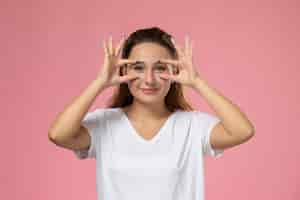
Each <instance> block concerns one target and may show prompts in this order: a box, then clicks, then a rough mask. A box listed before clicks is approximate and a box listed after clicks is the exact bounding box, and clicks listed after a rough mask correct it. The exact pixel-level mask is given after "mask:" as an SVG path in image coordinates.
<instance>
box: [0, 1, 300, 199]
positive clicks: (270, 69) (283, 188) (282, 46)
mask: <svg viewBox="0 0 300 200" xmlns="http://www.w3.org/2000/svg"><path fill="white" fill-rule="evenodd" d="M299 6H300V5H299V2H297V1H296V0H294V1H292V0H289V1H271V0H260V1H240V0H226V1H225V0H224V1H181V3H178V2H174V1H144V2H143V1H95V0H94V1H85V2H84V1H74V0H72V1H71V0H59V1H58V0H52V1H37V0H31V1H8V0H6V1H1V6H0V9H1V10H0V13H1V19H0V20H1V24H2V26H1V37H0V40H1V54H0V55H1V59H0V60H1V68H0V69H1V71H0V74H1V79H0V80H1V84H0V86H1V113H2V116H1V118H2V119H1V122H2V123H1V129H2V131H1V135H2V138H1V151H0V152H1V160H2V162H1V172H0V173H1V174H0V175H1V178H0V184H1V187H0V188H1V199H23V200H32V199H43V200H47V199H49V200H50V199H51V200H52V199H72V200H76V199H95V200H96V183H95V181H96V177H95V176H96V174H95V161H94V160H82V161H80V160H77V159H76V158H75V155H74V154H73V153H72V152H70V151H69V150H67V149H63V148H59V147H56V146H55V145H54V144H52V143H50V142H49V141H48V138H47V134H48V132H47V131H48V128H49V126H50V124H51V122H52V121H53V120H54V117H55V116H56V114H57V113H58V112H60V111H62V110H63V109H64V106H65V105H66V104H68V103H69V102H70V101H71V100H72V99H73V98H74V97H75V96H77V95H79V94H80V93H81V92H82V90H83V89H85V87H86V86H87V85H88V84H89V83H90V82H91V80H92V79H94V78H95V76H96V73H97V72H98V71H99V69H100V68H101V65H102V58H103V49H102V40H103V39H104V38H107V37H108V36H109V35H110V34H111V35H112V36H113V38H114V39H115V40H114V41H116V39H118V40H119V39H120V37H121V35H122V34H129V33H130V32H132V31H134V30H136V29H138V28H144V27H151V26H159V27H161V28H162V29H164V30H166V31H168V32H169V33H171V34H172V35H174V36H175V38H176V39H177V42H178V43H181V44H182V42H183V38H184V36H185V35H186V34H188V35H190V37H191V38H192V39H193V41H194V58H195V65H197V67H198V69H199V71H200V72H201V73H202V74H203V77H205V78H206V79H207V80H208V81H209V83H210V85H211V86H213V87H215V88H216V89H217V90H219V91H220V92H222V94H223V95H224V96H226V97H227V98H229V99H231V100H232V101H233V102H234V103H236V104H237V105H239V106H240V108H241V109H242V110H243V111H244V112H245V113H246V114H247V116H248V118H249V119H250V120H251V121H252V122H253V124H254V125H255V128H256V135H255V137H254V138H253V139H251V140H250V141H248V142H247V143H244V144H242V145H239V146H235V147H233V148H231V149H228V150H226V152H225V154H224V156H223V157H222V158H220V159H213V158H210V157H208V158H206V197H207V198H206V199H243V200H248V199H249V200H250V199H251V200H252V199H273V200H282V199H285V200H287V199H288V200H291V199H293V200H296V199H299V198H300V191H299V190H298V191H297V186H298V189H299V186H300V179H299V178H300V172H299V167H300V163H299V160H300V159H299V153H300V148H299V139H300V135H299V133H298V132H299V131H298V130H299V129H298V126H299V114H300V112H299V111H300V109H299V100H300V99H299V89H298V87H297V85H298V86H299V85H300V81H299V77H300V76H299V69H298V68H297V67H299V64H300V63H299V61H300V59H299V45H300V39H299V31H300V28H299V25H300V20H299V15H298V14H297V11H298V12H299ZM110 94H111V90H110V89H108V90H106V91H104V92H103V93H102V94H101V95H100V96H99V98H97V100H96V102H95V103H94V104H93V106H92V107H91V110H93V109H95V108H96V107H102V106H104V103H103V102H104V101H103V99H104V100H106V99H107V98H108V97H109V95H110ZM188 96H190V97H191V98H192V103H193V105H195V106H196V107H197V108H198V109H199V110H203V111H207V112H211V111H212V110H211V109H210V108H209V107H208V105H207V103H206V102H205V101H204V99H202V98H201V96H200V95H199V94H198V93H195V92H194V91H191V90H189V92H188Z"/></svg>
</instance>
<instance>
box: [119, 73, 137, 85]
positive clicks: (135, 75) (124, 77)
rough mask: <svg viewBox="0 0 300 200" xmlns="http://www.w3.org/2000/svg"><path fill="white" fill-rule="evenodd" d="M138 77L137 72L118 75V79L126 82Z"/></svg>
mask: <svg viewBox="0 0 300 200" xmlns="http://www.w3.org/2000/svg"><path fill="white" fill-rule="evenodd" d="M138 78H140V77H139V76H138V75H137V74H132V75H124V76H121V77H120V81H121V82H126V83H128V82H129V81H131V80H135V79H138Z"/></svg>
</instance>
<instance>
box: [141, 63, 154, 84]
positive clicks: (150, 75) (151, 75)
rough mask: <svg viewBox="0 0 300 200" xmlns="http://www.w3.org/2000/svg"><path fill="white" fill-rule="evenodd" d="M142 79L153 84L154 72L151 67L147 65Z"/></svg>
mask: <svg viewBox="0 0 300 200" xmlns="http://www.w3.org/2000/svg"><path fill="white" fill-rule="evenodd" d="M144 80H145V82H146V83H148V84H150V85H151V84H154V83H155V73H154V72H153V71H152V69H151V68H150V67H149V68H148V69H147V70H146V72H145V74H144Z"/></svg>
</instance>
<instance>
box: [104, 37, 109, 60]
mask: <svg viewBox="0 0 300 200" xmlns="http://www.w3.org/2000/svg"><path fill="white" fill-rule="evenodd" d="M103 49H104V52H105V55H106V56H107V55H108V48H107V44H106V41H105V39H103Z"/></svg>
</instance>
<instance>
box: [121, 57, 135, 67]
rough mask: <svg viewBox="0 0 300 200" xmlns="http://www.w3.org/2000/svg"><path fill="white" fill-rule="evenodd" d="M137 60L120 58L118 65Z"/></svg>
mask: <svg viewBox="0 0 300 200" xmlns="http://www.w3.org/2000/svg"><path fill="white" fill-rule="evenodd" d="M135 62H136V60H132V59H126V58H124V59H119V60H118V62H117V64H116V65H117V66H121V65H125V64H132V63H135Z"/></svg>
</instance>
